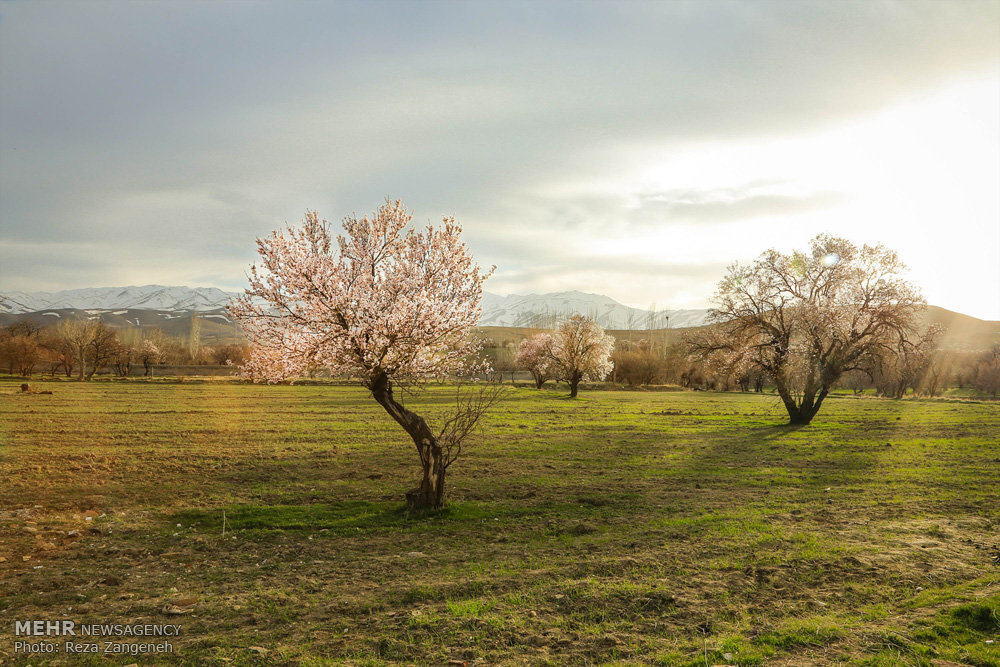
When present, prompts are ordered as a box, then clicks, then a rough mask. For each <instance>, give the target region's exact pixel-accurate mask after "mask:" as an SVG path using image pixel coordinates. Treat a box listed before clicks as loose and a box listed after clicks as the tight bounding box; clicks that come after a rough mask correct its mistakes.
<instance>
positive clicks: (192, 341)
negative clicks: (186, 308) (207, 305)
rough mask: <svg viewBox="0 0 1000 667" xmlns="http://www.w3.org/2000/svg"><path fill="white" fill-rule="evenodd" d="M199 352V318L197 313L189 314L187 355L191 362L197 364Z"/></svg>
mask: <svg viewBox="0 0 1000 667" xmlns="http://www.w3.org/2000/svg"><path fill="white" fill-rule="evenodd" d="M200 352H201V317H200V316H199V315H198V313H191V323H190V328H189V330H188V354H190V355H191V359H192V361H194V362H195V363H198V361H197V360H198V355H199V354H200Z"/></svg>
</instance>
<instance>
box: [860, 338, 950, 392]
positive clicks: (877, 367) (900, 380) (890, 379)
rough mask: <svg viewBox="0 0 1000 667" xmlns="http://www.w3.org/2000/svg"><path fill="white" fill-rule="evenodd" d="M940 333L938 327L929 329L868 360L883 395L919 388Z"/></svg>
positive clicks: (876, 383)
mask: <svg viewBox="0 0 1000 667" xmlns="http://www.w3.org/2000/svg"><path fill="white" fill-rule="evenodd" d="M937 335H938V330H937V328H933V329H929V330H928V333H927V334H926V335H925V336H922V337H917V336H914V337H913V339H912V340H906V339H904V340H901V341H900V342H899V344H898V345H896V346H894V347H892V348H888V349H884V350H882V353H881V354H877V355H871V356H870V357H869V359H868V360H866V361H865V363H864V366H863V367H864V368H865V369H866V370H867V372H868V375H869V377H871V378H872V383H873V384H874V385H875V390H876V391H877V392H878V394H879V395H880V396H886V397H889V398H896V399H899V398H903V396H905V395H906V391H907V390H908V389H913V390H914V392H915V391H916V390H917V389H918V388H919V387H920V384H921V382H922V380H923V378H924V375H925V374H926V373H927V370H928V367H929V366H930V364H931V360H932V358H933V353H934V346H935V344H936V342H937Z"/></svg>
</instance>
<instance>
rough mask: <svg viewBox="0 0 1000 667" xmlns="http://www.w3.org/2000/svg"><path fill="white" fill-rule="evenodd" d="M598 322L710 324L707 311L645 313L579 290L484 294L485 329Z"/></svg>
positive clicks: (631, 326)
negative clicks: (578, 319) (573, 318)
mask: <svg viewBox="0 0 1000 667" xmlns="http://www.w3.org/2000/svg"><path fill="white" fill-rule="evenodd" d="M575 314H580V315H586V316H587V317H592V318H594V319H595V320H596V321H597V323H598V324H600V325H601V326H602V327H604V328H605V329H663V328H671V329H677V328H681V327H697V326H701V325H703V324H705V323H706V318H707V316H708V311H707V310H644V309H642V308H632V307H631V306H626V305H624V304H622V303H618V302H617V301H615V300H614V299H612V298H611V297H608V296H604V295H601V294H587V293H585V292H578V291H576V290H574V291H571V292H553V293H550V294H511V295H509V296H500V295H498V294H491V293H489V292H484V293H483V316H482V318H481V319H480V321H479V323H480V324H481V325H483V326H499V327H537V328H548V327H552V326H554V325H555V324H556V323H558V322H560V321H562V320H563V319H565V318H567V317H569V316H570V315H575Z"/></svg>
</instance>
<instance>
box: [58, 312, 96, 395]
mask: <svg viewBox="0 0 1000 667" xmlns="http://www.w3.org/2000/svg"><path fill="white" fill-rule="evenodd" d="M96 331H97V323H96V322H95V321H94V320H80V319H73V320H69V319H67V320H62V321H61V322H59V324H58V325H56V334H57V335H58V336H59V338H60V339H61V340H62V343H63V345H64V346H65V348H64V349H65V350H67V351H68V353H69V354H70V355H71V356H72V358H73V359H74V360H75V364H71V365H75V366H76V368H77V379H78V380H82V379H83V378H84V374H85V372H86V369H87V353H88V351H89V349H90V342H91V341H92V340H93V339H94V335H95V333H96Z"/></svg>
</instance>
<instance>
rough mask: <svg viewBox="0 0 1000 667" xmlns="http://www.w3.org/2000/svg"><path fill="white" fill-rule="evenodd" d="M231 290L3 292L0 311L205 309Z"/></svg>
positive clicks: (214, 306)
mask: <svg viewBox="0 0 1000 667" xmlns="http://www.w3.org/2000/svg"><path fill="white" fill-rule="evenodd" d="M233 296H235V293H234V292H223V291H222V290H220V289H218V288H215V287H165V286H163V285H142V286H139V287H135V286H130V287H88V288H85V289H71V290H63V291H61V292H6V293H4V294H0V312H2V313H31V312H38V311H40V310H58V309H62V308H74V309H78V310H121V309H139V308H141V309H147V310H170V311H199V312H200V311H209V310H218V309H220V308H225V307H226V304H227V303H229V299H231V298H232V297H233Z"/></svg>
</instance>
